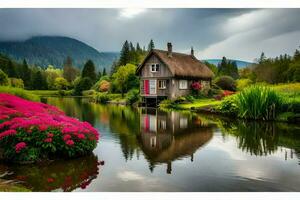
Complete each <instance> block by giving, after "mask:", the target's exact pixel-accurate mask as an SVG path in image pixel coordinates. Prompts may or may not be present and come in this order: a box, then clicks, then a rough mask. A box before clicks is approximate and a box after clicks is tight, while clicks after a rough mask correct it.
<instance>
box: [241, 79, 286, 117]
mask: <svg viewBox="0 0 300 200" xmlns="http://www.w3.org/2000/svg"><path fill="white" fill-rule="evenodd" d="M236 104H237V106H238V108H239V110H238V115H239V117H241V118H246V119H262V120H274V119H275V118H276V115H277V114H278V113H279V112H280V111H281V109H282V104H283V99H282V97H281V96H279V94H278V93H277V92H276V91H274V90H272V89H271V88H270V87H266V86H262V85H253V86H250V87H248V88H246V89H244V90H243V91H241V92H240V93H238V94H237V95H236Z"/></svg>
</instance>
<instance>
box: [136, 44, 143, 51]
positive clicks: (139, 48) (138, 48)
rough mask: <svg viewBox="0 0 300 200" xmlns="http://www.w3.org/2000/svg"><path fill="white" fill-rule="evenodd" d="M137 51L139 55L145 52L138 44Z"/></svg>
mask: <svg viewBox="0 0 300 200" xmlns="http://www.w3.org/2000/svg"><path fill="white" fill-rule="evenodd" d="M136 51H137V52H138V53H141V52H142V51H143V50H142V49H141V47H140V44H139V43H136Z"/></svg>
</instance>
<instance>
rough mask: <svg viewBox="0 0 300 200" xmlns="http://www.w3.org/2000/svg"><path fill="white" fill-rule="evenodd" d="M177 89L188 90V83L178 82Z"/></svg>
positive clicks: (185, 81)
mask: <svg viewBox="0 0 300 200" xmlns="http://www.w3.org/2000/svg"><path fill="white" fill-rule="evenodd" d="M179 89H180V90H187V89H188V81H187V80H179Z"/></svg>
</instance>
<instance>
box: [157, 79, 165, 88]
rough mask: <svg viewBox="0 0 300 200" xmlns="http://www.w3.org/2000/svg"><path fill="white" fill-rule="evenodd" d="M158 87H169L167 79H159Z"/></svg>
mask: <svg viewBox="0 0 300 200" xmlns="http://www.w3.org/2000/svg"><path fill="white" fill-rule="evenodd" d="M158 89H167V81H166V80H158Z"/></svg>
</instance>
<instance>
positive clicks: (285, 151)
mask: <svg viewBox="0 0 300 200" xmlns="http://www.w3.org/2000/svg"><path fill="white" fill-rule="evenodd" d="M45 101H46V102H47V103H49V104H52V105H55V106H58V107H59V108H61V109H62V110H64V111H65V112H66V114H67V115H69V116H73V117H77V118H79V119H80V120H84V121H88V122H90V123H91V124H92V125H93V126H94V127H95V128H97V129H98V130H99V131H100V133H101V138H100V141H99V144H98V146H97V148H96V149H95V150H94V152H93V155H91V156H88V157H84V158H78V159H76V160H68V161H55V162H53V163H51V164H50V165H40V166H36V165H35V166H21V167H20V166H5V165H1V166H0V171H1V170H2V171H7V172H9V174H8V175H6V176H5V177H2V179H3V178H5V179H9V180H13V181H17V182H19V183H20V184H22V185H24V186H25V187H27V188H30V189H31V190H33V191H300V160H299V159H300V131H299V130H300V127H299V126H295V125H288V124H280V123H254V122H244V121H237V120H232V119H223V118H216V117H212V116H206V115H197V114H191V113H179V112H163V111H159V110H153V109H152V110H151V109H147V110H145V109H133V108H130V107H125V106H113V105H106V106H104V105H97V104H91V103H88V101H87V99H79V98H78V99H74V98H48V99H45ZM100 161H104V165H99V162H100ZM0 174H1V173H0Z"/></svg>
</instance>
